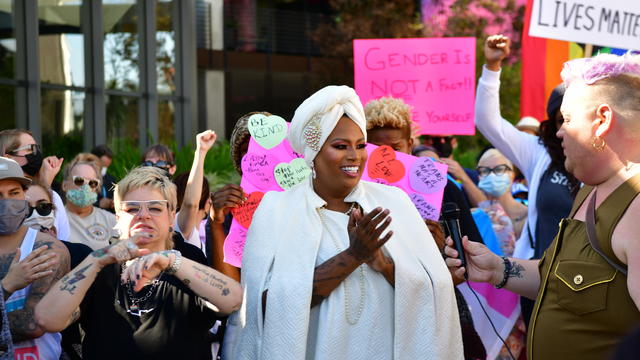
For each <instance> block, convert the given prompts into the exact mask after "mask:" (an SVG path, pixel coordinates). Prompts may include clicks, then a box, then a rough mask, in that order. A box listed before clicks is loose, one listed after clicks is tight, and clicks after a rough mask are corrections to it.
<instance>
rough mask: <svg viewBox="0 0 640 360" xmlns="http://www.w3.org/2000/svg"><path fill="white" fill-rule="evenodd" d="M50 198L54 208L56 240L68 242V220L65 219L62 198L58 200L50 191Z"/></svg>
mask: <svg viewBox="0 0 640 360" xmlns="http://www.w3.org/2000/svg"><path fill="white" fill-rule="evenodd" d="M51 198H52V200H53V205H54V206H55V207H56V218H55V222H54V226H55V227H56V231H57V235H58V240H64V241H69V234H70V233H71V229H70V228H69V219H68V218H67V211H66V209H65V208H64V203H63V202H62V198H60V195H58V193H57V192H55V191H53V190H51Z"/></svg>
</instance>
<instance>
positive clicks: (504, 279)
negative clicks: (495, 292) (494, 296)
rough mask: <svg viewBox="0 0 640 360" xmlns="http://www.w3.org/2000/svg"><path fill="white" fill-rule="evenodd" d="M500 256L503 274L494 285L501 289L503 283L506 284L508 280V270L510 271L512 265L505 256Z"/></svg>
mask: <svg viewBox="0 0 640 360" xmlns="http://www.w3.org/2000/svg"><path fill="white" fill-rule="evenodd" d="M501 257H502V261H503V262H504V275H503V278H502V281H501V282H500V284H498V285H495V288H496V289H502V288H503V287H504V286H505V285H507V280H509V272H510V271H511V267H512V264H511V261H509V259H507V257H506V256H501Z"/></svg>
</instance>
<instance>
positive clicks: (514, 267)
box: [507, 261, 524, 279]
mask: <svg viewBox="0 0 640 360" xmlns="http://www.w3.org/2000/svg"><path fill="white" fill-rule="evenodd" d="M523 272H524V267H523V266H522V265H520V264H518V263H517V262H515V261H512V262H511V269H509V272H508V273H507V277H510V278H512V277H517V278H520V279H521V278H522V273H523Z"/></svg>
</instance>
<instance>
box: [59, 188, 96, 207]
mask: <svg viewBox="0 0 640 360" xmlns="http://www.w3.org/2000/svg"><path fill="white" fill-rule="evenodd" d="M67 200H69V201H71V203H72V204H73V205H75V206H78V207H86V206H89V205H92V204H93V203H94V202H96V200H98V194H97V193H95V192H94V191H92V190H91V188H90V187H89V185H82V186H81V187H79V188H77V189H71V190H69V191H67Z"/></svg>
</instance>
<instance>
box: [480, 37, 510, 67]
mask: <svg viewBox="0 0 640 360" xmlns="http://www.w3.org/2000/svg"><path fill="white" fill-rule="evenodd" d="M510 53H511V40H509V38H508V37H506V36H504V35H491V36H489V37H488V38H487V40H486V41H485V43H484V57H485V60H486V62H487V67H488V68H489V70H493V71H497V70H499V69H500V63H501V62H502V60H504V59H505V58H506V57H507V56H509V54H510Z"/></svg>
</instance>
